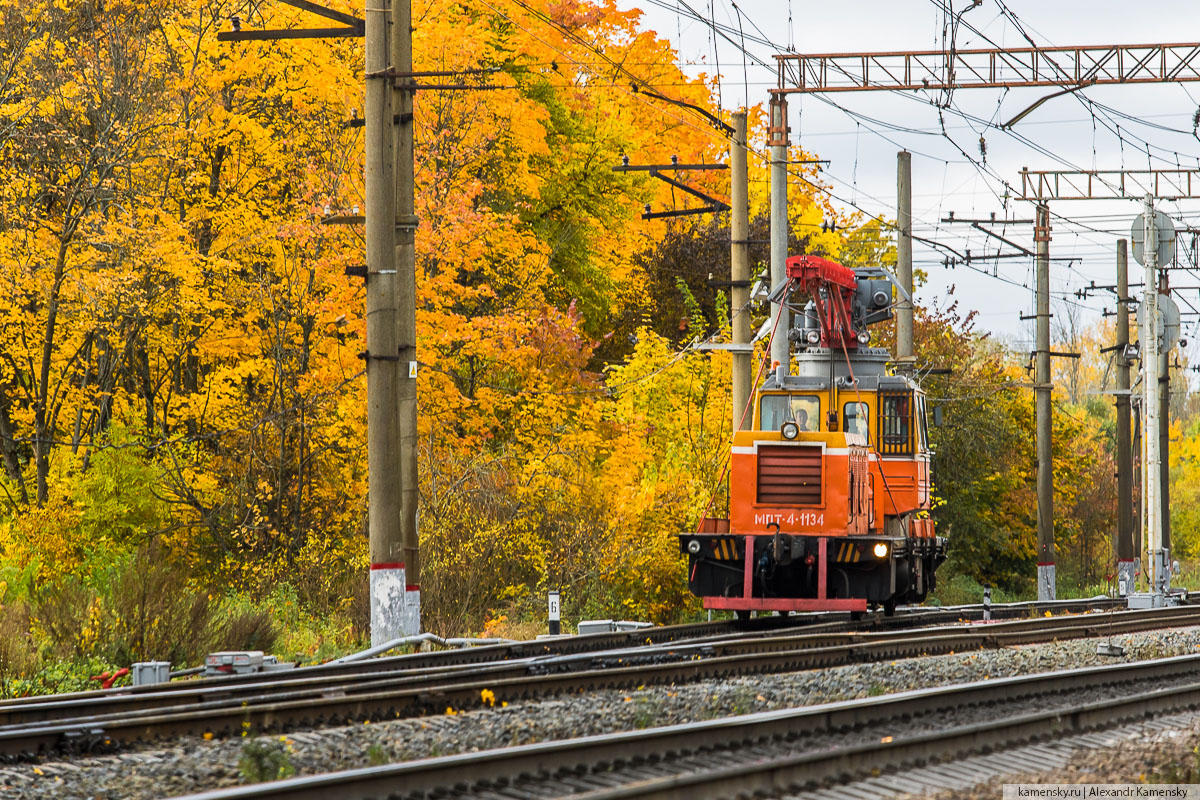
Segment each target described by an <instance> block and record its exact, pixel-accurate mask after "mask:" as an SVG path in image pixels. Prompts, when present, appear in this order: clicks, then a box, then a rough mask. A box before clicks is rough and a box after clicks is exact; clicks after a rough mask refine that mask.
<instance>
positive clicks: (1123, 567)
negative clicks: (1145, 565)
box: [1117, 558, 1136, 597]
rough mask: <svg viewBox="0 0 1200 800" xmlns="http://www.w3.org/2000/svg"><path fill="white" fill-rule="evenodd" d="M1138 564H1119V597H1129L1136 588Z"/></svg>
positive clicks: (1124, 562)
mask: <svg viewBox="0 0 1200 800" xmlns="http://www.w3.org/2000/svg"><path fill="white" fill-rule="evenodd" d="M1135 568H1136V564H1135V562H1134V560H1133V559H1132V558H1131V559H1128V560H1126V561H1118V562H1117V597H1126V596H1128V595H1129V594H1130V593H1131V592H1132V591H1133V590H1134V587H1135V586H1136V583H1135V581H1136V569H1135Z"/></svg>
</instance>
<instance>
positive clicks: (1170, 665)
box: [186, 655, 1200, 800]
mask: <svg viewBox="0 0 1200 800" xmlns="http://www.w3.org/2000/svg"><path fill="white" fill-rule="evenodd" d="M1198 670H1200V656H1197V655H1189V656H1179V657H1175V658H1170V659H1161V660H1157V661H1147V662H1137V663H1132V664H1117V665H1111V666H1105V667H1094V668H1091V669H1085V670H1070V671H1065V672H1053V673H1043V674H1040V675H1031V676H1024V677H1018V678H1007V679H1002V680H989V681H980V682H974V683H968V684H961V685H957V686H950V687H940V688H937V689H929V690H921V691H914V692H905V693H901V694H895V695H890V696H885V697H877V698H870V699H866V700H852V701H848V702H841V703H829V704H825V705H819V706H810V707H806V708H798V709H789V710H786V711H772V712H763V713H757V714H749V715H744V716H739V717H730V718H726V719H721V720H712V721H709V722H696V723H689V724H686V725H674V726H669V727H662V728H653V729H648V730H642V731H632V732H626V733H618V734H609V735H603V736H591V737H586V738H581V739H572V740H565V741H555V742H545V743H540V744H533V745H524V746H520V747H510V748H503V749H499V750H489V751H485V752H478V753H467V754H462V755H457V756H447V757H441V758H430V759H424V760H420V761H413V762H408V763H402V764H394V765H388V766H382V767H369V768H364V769H356V770H349V771H345V772H338V773H329V774H324V775H315V776H310V777H302V778H293V779H289V780H284V781H278V782H275V783H269V784H259V785H255V786H246V787H239V788H235V789H226V790H219V791H212V792H205V793H201V794H194V795H188V796H187V798H186V800H271V799H272V798H284V797H286V798H292V799H293V800H305V799H306V798H313V799H314V800H315V799H316V798H326V797H333V796H336V797H338V798H340V800H356V799H357V798H368V797H370V798H389V800H425V799H426V798H433V797H438V798H474V797H505V798H510V799H511V800H518V799H519V798H524V797H528V798H549V797H566V796H571V797H574V798H579V799H580V800H618V798H621V799H623V800H633V799H634V798H636V799H637V800H666V799H667V798H671V799H672V800H674V799H675V798H684V797H686V798H725V797H736V796H759V797H771V796H779V795H780V794H782V793H794V792H798V791H805V790H815V789H819V788H820V787H824V786H830V785H838V784H840V783H843V782H846V781H849V780H853V779H855V778H857V777H863V776H871V775H881V774H883V775H886V774H887V773H888V772H890V771H896V770H901V769H907V768H912V767H914V766H919V765H924V764H928V763H935V762H953V761H954V760H957V759H962V758H966V757H969V756H971V755H972V754H977V753H981V752H987V751H999V750H1003V749H1005V748H1012V747H1016V746H1021V745H1026V744H1028V743H1030V742H1038V741H1046V740H1050V739H1055V738H1059V737H1063V736H1067V735H1077V734H1081V733H1084V732H1087V731H1094V730H1102V729H1105V728H1110V727H1113V726H1116V725H1121V724H1125V723H1129V722H1134V721H1139V720H1144V719H1147V718H1149V717H1152V716H1159V715H1165V714H1172V713H1179V712H1182V711H1190V710H1195V709H1200V677H1198V675H1200V673H1198ZM1148 685H1154V686H1156V687H1157V688H1155V689H1153V690H1146V689H1145V688H1144V687H1146V686H1148ZM834 793H836V790H834Z"/></svg>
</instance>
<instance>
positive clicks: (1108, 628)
mask: <svg viewBox="0 0 1200 800" xmlns="http://www.w3.org/2000/svg"><path fill="white" fill-rule="evenodd" d="M1143 620H1148V621H1153V622H1154V623H1155V625H1156V626H1164V625H1179V624H1185V623H1187V622H1189V621H1196V622H1200V607H1197V608H1191V607H1184V608H1177V609H1157V610H1145V611H1133V612H1120V613H1119V614H1112V615H1105V616H1103V617H1101V616H1099V615H1096V614H1090V615H1086V616H1081V617H1070V618H1061V617H1059V618H1053V619H1051V620H1047V619H1045V618H1038V619H1032V620H1022V621H1013V622H1000V623H996V624H994V625H991V626H984V627H980V626H974V627H966V628H963V627H947V628H940V629H932V630H924V631H920V632H911V631H887V632H867V633H827V634H811V633H808V632H807V630H808V629H800V630H798V631H794V632H781V633H777V634H775V635H774V636H762V635H759V636H755V637H737V638H728V639H724V640H721V639H717V640H707V641H700V642H695V643H688V644H681V645H678V646H670V645H663V646H650V647H643V648H637V649H624V650H615V651H604V652H602V653H593V654H583V655H572V656H553V657H544V658H531V659H522V660H513V661H505V662H500V663H495V664H484V665H458V666H454V667H450V668H448V669H436V668H421V669H409V670H395V671H390V672H377V673H371V674H370V675H369V676H365V677H362V678H359V679H356V680H354V681H353V682H347V680H346V678H344V677H340V676H333V675H321V674H314V675H310V676H308V677H307V678H306V679H305V680H303V681H301V680H294V681H290V682H275V681H270V680H263V681H260V682H259V683H248V684H247V683H244V684H240V685H237V686H233V687H229V686H224V685H220V684H217V685H209V684H207V683H206V682H200V681H196V682H191V683H190V684H189V686H190V687H191V688H190V689H189V690H188V691H183V690H179V689H176V690H174V691H164V692H157V693H156V692H141V693H138V694H133V695H130V694H110V695H107V696H104V697H99V698H80V697H78V696H67V697H64V698H50V699H44V700H43V702H41V703H26V704H23V705H20V706H15V707H9V708H4V707H0V732H2V731H6V730H13V729H17V728H24V729H28V728H31V727H37V726H38V725H39V723H47V722H51V721H59V722H61V721H66V720H71V719H85V720H86V721H88V722H89V723H96V722H102V721H105V720H112V719H118V718H120V716H121V715H132V714H135V713H136V712H146V713H153V714H161V713H164V712H168V711H171V710H180V711H186V710H192V708H201V707H203V708H219V707H221V706H238V707H244V703H245V702H246V701H247V700H252V701H254V702H256V703H262V702H264V701H265V700H266V699H267V698H268V697H270V698H273V699H275V700H276V701H284V700H293V699H302V698H305V697H315V698H320V697H323V696H326V695H328V694H329V693H330V692H336V693H338V694H340V695H349V694H365V693H368V692H372V691H382V690H386V689H388V688H394V687H403V688H406V689H418V688H423V687H438V688H442V687H445V686H448V685H450V684H452V683H456V682H459V683H461V682H466V683H476V682H480V681H492V682H496V681H507V680H512V679H516V678H521V677H525V676H529V675H540V674H547V673H551V672H585V671H589V670H595V669H604V668H613V667H622V666H625V667H632V666H637V665H649V664H656V663H667V662H679V661H686V660H692V659H696V658H714V657H721V656H749V655H754V654H765V653H778V652H790V651H795V650H800V649H809V650H812V651H813V657H814V661H813V663H812V664H811V665H810V666H834V665H836V664H838V663H848V662H849V661H851V660H855V658H856V656H857V657H859V660H861V659H862V658H886V657H905V656H911V655H914V654H919V653H922V652H929V653H944V652H949V651H952V650H954V649H956V648H957V649H960V650H961V649H973V648H977V647H1002V646H1005V645H1007V644H1010V643H1023V642H1027V641H1030V640H1029V638H1028V637H1027V636H1018V637H1017V638H1016V639H1014V638H1013V635H1014V634H1021V633H1026V632H1029V631H1034V632H1037V635H1036V636H1035V637H1034V639H1033V641H1045V640H1046V639H1047V638H1056V637H1060V636H1070V637H1073V638H1080V637H1086V636H1094V635H1100V634H1102V633H1104V632H1116V631H1118V630H1119V631H1121V632H1124V631H1128V630H1137V629H1140V628H1142V627H1144V624H1145V623H1144V622H1143ZM1114 626H1119V627H1114ZM888 643H893V645H894V648H889V646H888ZM856 645H857V646H860V649H859V650H855V649H849V650H847V649H846V648H853V647H854V646H856ZM839 647H841V648H842V649H841V650H838V649H837V648H839ZM861 648H865V649H861Z"/></svg>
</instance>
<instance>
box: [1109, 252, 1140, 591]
mask: <svg viewBox="0 0 1200 800" xmlns="http://www.w3.org/2000/svg"><path fill="white" fill-rule="evenodd" d="M1128 346H1129V243H1128V242H1127V241H1126V240H1125V239H1119V240H1118V241H1117V350H1116V361H1117V537H1116V541H1115V542H1113V552H1114V553H1116V556H1117V591H1118V593H1119V595H1120V596H1121V597H1124V596H1125V595H1126V594H1128V593H1129V592H1132V591H1133V588H1134V586H1133V584H1134V558H1135V556H1136V551H1135V550H1134V546H1133V542H1134V535H1133V527H1134V526H1133V430H1132V428H1131V422H1130V397H1129V360H1128V359H1127V358H1126V357H1125V349H1126V348H1127V347H1128Z"/></svg>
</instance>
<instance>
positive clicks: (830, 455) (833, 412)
mask: <svg viewBox="0 0 1200 800" xmlns="http://www.w3.org/2000/svg"><path fill="white" fill-rule="evenodd" d="M787 278H788V280H787V283H786V284H785V285H784V286H783V287H781V288H780V289H779V290H777V291H776V293H775V294H773V295H772V300H781V301H782V302H784V303H787V304H788V305H794V301H802V300H803V299H804V298H805V297H807V298H808V302H807V304H806V305H805V307H804V309H803V311H801V312H799V313H797V314H796V315H795V316H796V323H795V324H794V326H793V327H792V329H791V330H790V331H788V332H787V334H786V335H787V336H788V340H789V342H790V343H791V356H792V364H791V367H792V368H793V369H789V368H788V367H787V366H785V365H778V366H776V368H775V370H774V372H772V373H770V374H769V375H768V376H767V378H766V380H765V381H764V382H763V383H762V385H761V386H759V387H758V389H757V391H756V392H755V393H754V397H753V400H752V402H753V414H754V416H753V424H751V425H750V426H749V430H741V431H737V432H735V433H734V434H733V443H732V448H731V453H730V471H729V508H730V511H729V518H728V519H715V518H705V519H704V520H702V522H701V524H700V526H699V530H698V531H696V532H694V533H686V534H682V535H680V547H681V548H682V550H683V552H684V553H686V554H687V555H688V579H689V580H688V585H689V588H690V589H691V591H692V592H693V593H694V594H696V595H699V596H700V597H703V598H704V607H705V608H710V609H730V610H733V611H735V612H736V613H737V615H738V616H739V617H740V618H743V619H745V618H748V617H749V616H750V612H751V611H760V612H761V611H776V612H779V613H788V612H791V611H850V612H862V611H865V610H866V609H867V607H868V606H870V607H872V608H875V607H878V606H882V607H883V609H884V612H885V613H887V614H891V613H893V612H894V611H895V608H896V604H897V603H913V602H920V601H922V600H924V599H925V595H926V593H928V592H929V591H930V590H931V589H932V588H933V586H934V571H935V570H936V569H937V567H938V565H940V564H941V563H942V562H943V561H944V560H945V558H946V540H945V539H944V538H942V537H939V536H937V535H936V533H935V531H934V526H933V520H931V519H929V508H930V484H931V481H932V475H931V472H930V457H931V452H930V450H929V440H928V436H927V431H926V420H925V393H924V392H923V391H922V390H921V387H920V386H919V385H918V384H917V383H916V381H914V380H912V379H911V378H910V377H907V376H905V375H897V374H889V373H888V370H887V366H888V362H889V361H890V359H891V355H890V353H889V352H888V351H887V350H886V349H885V348H881V347H870V346H868V345H869V344H870V333H869V331H868V326H870V325H872V324H875V323H878V322H882V321H884V320H887V319H890V318H891V316H892V313H891V307H892V282H891V280H890V278H889V277H888V276H887V275H886V274H885V273H884V272H882V271H881V270H872V269H849V268H847V267H844V266H842V265H840V264H837V263H835V262H833V261H829V260H827V259H824V258H820V257H817V256H795V257H793V258H789V259H788V261H787ZM777 335H782V334H777Z"/></svg>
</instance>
